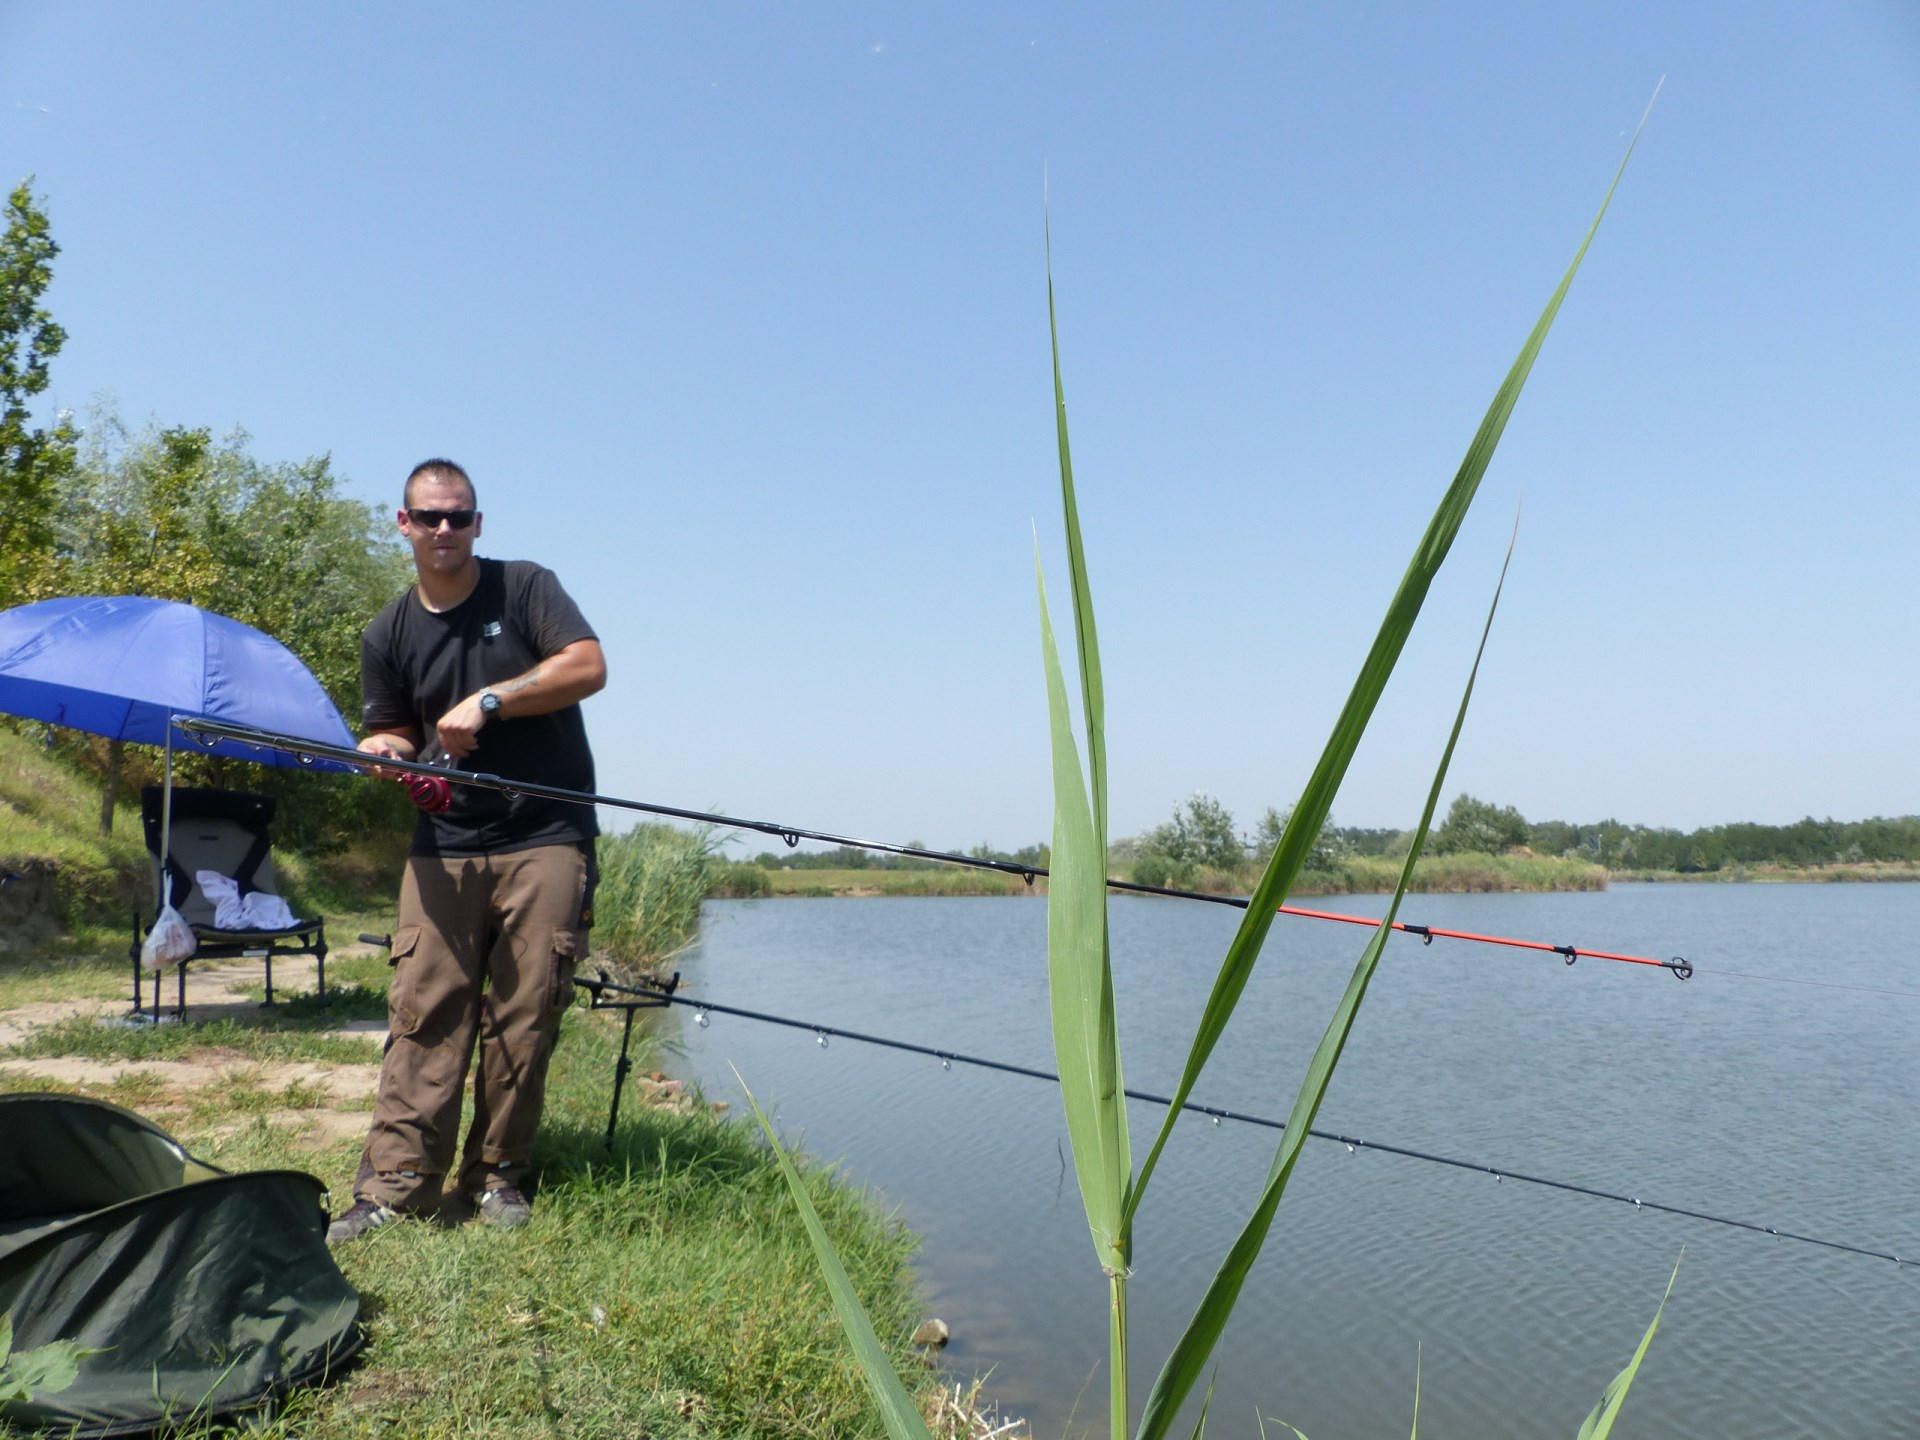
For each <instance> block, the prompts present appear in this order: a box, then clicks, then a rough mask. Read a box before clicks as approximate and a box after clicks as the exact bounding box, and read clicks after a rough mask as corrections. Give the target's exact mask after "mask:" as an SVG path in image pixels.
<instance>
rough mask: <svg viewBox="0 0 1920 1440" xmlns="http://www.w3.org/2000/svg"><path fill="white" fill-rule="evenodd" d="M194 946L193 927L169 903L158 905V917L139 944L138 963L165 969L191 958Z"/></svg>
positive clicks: (152, 968) (152, 967)
mask: <svg viewBox="0 0 1920 1440" xmlns="http://www.w3.org/2000/svg"><path fill="white" fill-rule="evenodd" d="M195 948H196V942H195V940H194V938H193V929H192V927H191V926H189V925H188V924H187V922H186V921H184V920H182V919H181V918H180V912H179V911H178V910H176V909H174V908H173V906H171V905H162V906H161V907H160V915H159V918H158V919H156V920H155V921H154V922H153V928H152V929H151V930H149V931H148V932H147V938H146V939H145V941H143V942H142V943H141V946H140V963H141V964H142V965H144V966H146V967H147V969H149V970H165V969H166V968H167V967H168V966H170V965H178V964H179V963H180V962H181V961H182V960H187V959H191V958H192V956H193V952H194V950H195Z"/></svg>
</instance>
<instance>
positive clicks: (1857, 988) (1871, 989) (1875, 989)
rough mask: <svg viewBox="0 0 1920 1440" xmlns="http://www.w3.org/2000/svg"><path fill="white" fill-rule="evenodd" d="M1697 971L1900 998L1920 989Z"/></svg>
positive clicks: (1918, 996)
mask: <svg viewBox="0 0 1920 1440" xmlns="http://www.w3.org/2000/svg"><path fill="white" fill-rule="evenodd" d="M1699 973H1701V974H1703V975H1712V976H1715V977H1717V978H1719V979H1723V980H1724V979H1734V980H1762V981H1765V982H1766V983H1767V984H1769V985H1811V986H1813V987H1814V988H1815V989H1816V990H1851V991H1853V992H1854V993H1855V994H1856V995H1892V996H1894V997H1896V998H1898V999H1901V1000H1920V990H1885V989H1882V988H1881V987H1880V986H1877V985H1848V984H1846V983H1844V982H1842V981H1839V980H1804V979H1802V978H1801V977H1800V976H1798V975H1755V974H1753V973H1752V972H1750V971H1746V970H1722V969H1721V968H1720V967H1719V966H1718V965H1715V966H1712V967H1711V968H1709V969H1707V970H1703V971H1701V972H1699Z"/></svg>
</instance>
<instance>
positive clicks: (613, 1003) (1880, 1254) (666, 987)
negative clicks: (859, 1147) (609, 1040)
mask: <svg viewBox="0 0 1920 1440" xmlns="http://www.w3.org/2000/svg"><path fill="white" fill-rule="evenodd" d="M679 980H680V977H679V975H678V974H677V973H676V974H675V975H674V977H673V979H672V980H670V981H664V982H656V983H655V984H654V985H652V986H635V985H621V984H617V983H615V982H614V981H612V980H609V979H607V977H606V973H605V972H604V971H602V972H601V973H600V975H599V977H598V978H597V979H592V980H584V979H580V978H577V977H576V978H575V980H574V982H573V983H574V984H575V985H577V986H578V987H580V988H581V989H582V990H585V991H587V992H588V994H589V995H591V996H592V1008H594V1009H596V1010H617V1009H623V1010H626V1011H627V1034H628V1036H631V1034H632V1029H633V1011H634V1010H635V1009H652V1008H656V1007H660V1006H665V1005H682V1006H686V1007H688V1008H690V1009H692V1010H693V1011H694V1013H695V1021H696V1023H697V1024H699V1025H700V1026H701V1028H703V1029H704V1028H706V1025H707V1018H706V1017H707V1016H709V1015H731V1016H734V1017H735V1018H737V1019H741V1020H753V1021H758V1022H759V1023H761V1024H764V1025H777V1026H782V1027H784V1028H786V1029H789V1030H802V1031H805V1032H807V1033H809V1034H811V1035H813V1036H814V1037H815V1038H816V1039H817V1040H818V1041H819V1042H820V1044H821V1046H822V1047H824V1046H825V1045H826V1043H827V1041H828V1040H829V1039H834V1040H851V1041H854V1042H856V1043H858V1044H862V1045H874V1046H878V1047H879V1048H881V1049H884V1050H900V1051H904V1052H906V1053H908V1054H911V1055H925V1056H927V1057H929V1058H931V1059H935V1060H938V1061H939V1062H940V1065H941V1068H942V1069H946V1070H951V1069H952V1068H953V1067H954V1066H955V1065H966V1066H971V1067H973V1068H975V1069H979V1070H993V1071H998V1072H1000V1073H1001V1074H1005V1075H1020V1076H1024V1077H1025V1078H1027V1079H1030V1080H1044V1081H1048V1082H1050V1083H1052V1084H1056V1085H1057V1084H1059V1083H1060V1077H1059V1075H1057V1074H1056V1073H1055V1072H1053V1071H1051V1070H1042V1069H1039V1068H1038V1067H1036V1066H1032V1065H1016V1064H1014V1063H1012V1062H1011V1061H1006V1060H995V1059H992V1058H990V1057H987V1056H982V1055H970V1054H967V1053H966V1052H965V1051H960V1050H950V1049H946V1048H943V1047H938V1046H933V1045H921V1044H917V1043H916V1042H914V1041H911V1040H894V1039H890V1038H888V1037H886V1036H882V1035H870V1034H867V1033H865V1032H864V1031H860V1030H849V1029H846V1028H845V1027H844V1026H838V1025H826V1024H822V1023H820V1022H818V1021H814V1020H802V1019H798V1018H796V1017H794V1016H791V1015H774V1014H770V1013H768V1012H766V1011H763V1010H748V1009H744V1008H742V1007H740V1006H737V1005H721V1004H717V1003H716V1002H714V1001H711V1000H698V999H695V998H694V997H692V996H690V995H680V994H677V993H676V987H677V986H678V984H679ZM609 994H611V995H616V996H618V995H625V996H632V997H635V998H633V999H631V1000H620V999H608V998H606V997H607V996H608V995H609ZM629 1068H630V1065H629V1062H628V1060H627V1054H626V1041H625V1040H624V1039H623V1040H622V1042H621V1053H620V1062H619V1066H618V1067H617V1068H616V1078H615V1087H616V1088H615V1091H614V1097H613V1113H614V1115H616V1116H617V1115H618V1113H619V1108H620V1095H619V1089H618V1086H619V1082H620V1080H621V1079H622V1078H624V1076H625V1074H626V1071H627V1069H629ZM1125 1094H1126V1095H1127V1097H1128V1098H1129V1099H1131V1100H1140V1101H1143V1102H1145V1103H1146V1104H1149V1105H1160V1106H1167V1105H1170V1104H1172V1103H1173V1101H1172V1097H1171V1096H1167V1095H1156V1094H1154V1093H1152V1092H1151V1091H1147V1090H1136V1089H1133V1088H1131V1087H1130V1088H1128V1089H1127V1090H1126V1091H1125ZM1181 1109H1183V1110H1190V1111H1192V1112H1193V1113H1195V1114H1197V1115H1206V1116H1208V1117H1210V1118H1211V1119H1212V1120H1213V1122H1214V1123H1215V1124H1216V1125H1218V1124H1220V1123H1221V1122H1222V1121H1225V1120H1232V1121H1235V1122H1236V1123H1238V1124H1242V1125H1253V1126H1257V1127H1259V1128H1261V1129H1266V1130H1285V1129H1286V1128H1287V1125H1286V1122H1285V1121H1284V1120H1275V1119H1273V1118H1271V1117H1269V1116H1264V1115H1254V1114H1251V1113H1249V1112H1247V1111H1244V1110H1230V1109H1227V1108H1225V1107H1222V1106H1218V1105H1203V1104H1201V1103H1199V1102H1198V1101H1193V1100H1189V1101H1187V1102H1186V1103H1185V1104H1184V1105H1182V1106H1181ZM1307 1134H1309V1135H1311V1136H1312V1137H1313V1138H1314V1139H1316V1140H1331V1141H1335V1142H1338V1143H1339V1144H1342V1145H1345V1146H1346V1147H1347V1151H1348V1153H1349V1154H1357V1153H1359V1152H1360V1151H1361V1150H1373V1151H1378V1152H1379V1153H1380V1154H1382V1155H1397V1156H1400V1157H1402V1158H1403V1159H1408V1160H1420V1161H1424V1162H1426V1163H1427V1164H1430V1165H1444V1166H1447V1167H1448V1168H1450V1169H1454V1170H1466V1171H1470V1172H1472V1173H1474V1174H1479V1175H1491V1176H1493V1178H1494V1180H1495V1182H1496V1183H1499V1182H1504V1181H1507V1180H1512V1181H1515V1182H1517V1183H1519V1184H1522V1185H1538V1186H1542V1187H1544V1188H1546V1189H1550V1190H1561V1191H1565V1192H1566V1193H1568V1194H1570V1195H1585V1196H1588V1197H1590V1198H1592V1199H1595V1200H1608V1201H1613V1202H1615V1203H1617V1204H1621V1205H1631V1206H1632V1207H1633V1208H1634V1209H1636V1210H1654V1211H1658V1212H1659V1213H1661V1214H1663V1215H1678V1216H1682V1217H1684V1218H1685V1219H1689V1220H1700V1221H1704V1222H1706V1223H1707V1224H1710V1225H1722V1226H1726V1227H1728V1228H1730V1229H1734V1230H1748V1231H1751V1232H1753V1233H1754V1234H1756V1235H1772V1236H1774V1237H1775V1238H1777V1239H1781V1240H1792V1241H1795V1242H1797V1243H1799V1244H1802V1245H1814V1246H1818V1247H1819V1248H1821V1249H1824V1250H1838V1251H1840V1252H1842V1253H1843V1254H1847V1255H1861V1256H1865V1257H1866V1258H1868V1259H1870V1260H1891V1261H1892V1262H1893V1263H1894V1264H1895V1265H1897V1266H1901V1267H1906V1266H1910V1265H1913V1264H1914V1263H1915V1258H1914V1257H1906V1256H1901V1255H1898V1254H1895V1253H1894V1252H1893V1251H1891V1250H1871V1249H1868V1248H1867V1247H1865V1246H1861V1245H1849V1244H1847V1243H1845V1242H1844V1241H1840V1240H1826V1239H1822V1238H1821V1237H1820V1236H1817V1235H1803V1234H1800V1233H1798V1232H1797V1231H1792V1230H1781V1229H1779V1228H1778V1227H1776V1226H1773V1225H1763V1224H1760V1223H1758V1222H1756V1221H1752V1220H1739V1219H1735V1218H1733V1217H1731V1216H1727V1215H1715V1214H1712V1213H1710V1212H1708V1211H1705V1210H1695V1209H1693V1208H1691V1207H1689V1206H1685V1205H1670V1204H1666V1203H1664V1202H1662V1201H1659V1200H1648V1199H1646V1198H1645V1197H1644V1196H1639V1195H1629V1194H1627V1193H1625V1192H1623V1191H1615V1190H1602V1189H1600V1188H1598V1187H1596V1186H1592V1185H1581V1184H1578V1183H1576V1182H1574V1181H1571V1180H1555V1179H1553V1178H1552V1177H1550V1176H1546V1175H1533V1174H1529V1173H1528V1172H1526V1171H1522V1170H1510V1169H1507V1168H1505V1167H1504V1166H1499V1165H1488V1164H1485V1163H1484V1162H1482V1161H1478V1160H1462V1159H1460V1158H1458V1157H1457V1156H1452V1155H1440V1154H1436V1153H1434V1152H1432V1151H1428V1150H1416V1149H1414V1148H1413V1147H1411V1146H1407V1145H1393V1144H1389V1143H1387V1142H1385V1141H1380V1140H1366V1139H1363V1138H1361V1137H1360V1136H1358V1135H1346V1134H1342V1133H1341V1132H1339V1131H1336V1130H1321V1129H1309V1130H1308V1131H1307ZM607 1143H608V1145H609V1146H611V1145H612V1143H613V1121H612V1120H611V1119H610V1120H609V1121H608V1127H607Z"/></svg>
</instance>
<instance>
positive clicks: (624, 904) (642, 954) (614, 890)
mask: <svg viewBox="0 0 1920 1440" xmlns="http://www.w3.org/2000/svg"><path fill="white" fill-rule="evenodd" d="M717 849H718V841H717V840H716V839H715V838H714V834H713V831H712V830H711V829H708V828H705V827H703V828H701V829H698V830H678V829H675V828H674V827H673V826H671V825H663V824H658V823H651V824H646V825H636V826H634V828H633V829H631V830H629V831H627V832H626V833H625V834H624V835H602V836H601V837H600V842H599V846H598V850H597V852H596V853H597V855H598V858H599V862H600V889H599V892H598V894H597V897H596V899H595V901H594V909H595V911H596V912H597V913H596V917H595V918H596V922H597V923H596V928H595V932H594V934H595V946H596V948H597V949H598V950H599V952H600V953H601V954H603V955H605V956H606V957H607V958H608V959H609V960H611V961H613V962H614V963H615V964H616V965H622V966H628V967H632V968H635V969H644V968H650V967H653V966H657V965H660V964H663V963H664V962H666V961H667V960H669V959H671V958H672V957H673V956H675V955H677V954H679V953H680V952H681V951H682V950H684V949H686V948H687V946H688V945H690V944H692V943H693V937H694V933H695V931H697V930H698V929H699V926H700V902H701V901H702V900H704V899H706V897H707V887H708V884H709V881H710V879H711V875H712V871H713V868H714V866H715V865H716V864H718V863H719V861H718V857H717V856H716V854H715V851H716V850H717Z"/></svg>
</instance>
